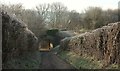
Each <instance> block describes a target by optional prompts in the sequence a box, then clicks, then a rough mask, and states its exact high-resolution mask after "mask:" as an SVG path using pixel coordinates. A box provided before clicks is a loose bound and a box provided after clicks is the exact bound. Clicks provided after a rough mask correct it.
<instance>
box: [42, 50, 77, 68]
mask: <svg viewBox="0 0 120 71" xmlns="http://www.w3.org/2000/svg"><path fill="white" fill-rule="evenodd" d="M41 61H42V62H41V65H40V69H75V68H74V67H73V66H71V65H70V64H68V63H66V62H65V61H63V60H62V59H60V58H59V57H58V56H57V55H56V54H54V53H53V52H41Z"/></svg>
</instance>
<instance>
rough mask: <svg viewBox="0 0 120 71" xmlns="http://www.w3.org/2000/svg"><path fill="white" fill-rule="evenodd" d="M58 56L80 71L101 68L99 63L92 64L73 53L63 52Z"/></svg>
mask: <svg viewBox="0 0 120 71" xmlns="http://www.w3.org/2000/svg"><path fill="white" fill-rule="evenodd" d="M59 56H60V57H61V58H62V59H64V60H66V61H67V62H69V63H70V64H72V65H73V66H74V67H75V68H77V69H80V68H84V69H99V68H101V64H100V63H99V62H97V61H96V62H92V61H91V60H90V59H88V58H84V57H80V56H79V55H77V54H75V53H74V52H69V51H63V52H61V53H60V54H59Z"/></svg>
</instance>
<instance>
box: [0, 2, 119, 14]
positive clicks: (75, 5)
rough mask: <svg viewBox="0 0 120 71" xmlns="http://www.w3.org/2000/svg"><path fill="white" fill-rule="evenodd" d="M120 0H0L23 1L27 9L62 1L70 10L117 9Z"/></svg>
mask: <svg viewBox="0 0 120 71" xmlns="http://www.w3.org/2000/svg"><path fill="white" fill-rule="evenodd" d="M119 1H120V0H0V2H2V3H3V4H17V3H22V4H23V6H24V7H25V8H27V9H32V8H35V6H36V5H39V4H43V3H50V4H51V3H53V2H61V3H63V4H64V5H65V6H67V8H68V10H76V11H78V12H82V11H83V10H84V9H86V8H88V7H89V6H97V7H101V8H102V9H104V10H105V9H108V8H110V9H117V8H118V2H119Z"/></svg>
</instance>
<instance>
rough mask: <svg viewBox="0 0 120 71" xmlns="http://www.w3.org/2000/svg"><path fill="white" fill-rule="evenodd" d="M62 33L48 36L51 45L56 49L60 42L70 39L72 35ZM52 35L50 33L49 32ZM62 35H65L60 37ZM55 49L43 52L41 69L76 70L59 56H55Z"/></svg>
mask: <svg viewBox="0 0 120 71" xmlns="http://www.w3.org/2000/svg"><path fill="white" fill-rule="evenodd" d="M61 32H62V31H58V32H56V33H54V34H52V35H49V34H47V35H46V38H47V39H49V40H50V42H49V43H52V44H53V47H56V46H57V45H59V44H60V41H61V40H62V39H63V38H65V37H70V36H71V35H70V34H67V33H63V32H62V33H61ZM49 33H50V31H49ZM60 34H64V35H62V36H59V35H60ZM55 53H56V52H54V49H51V50H50V51H41V64H40V68H41V69H75V68H74V67H73V66H72V65H71V64H69V63H67V62H66V61H64V60H62V59H61V58H60V57H59V56H58V55H57V54H55Z"/></svg>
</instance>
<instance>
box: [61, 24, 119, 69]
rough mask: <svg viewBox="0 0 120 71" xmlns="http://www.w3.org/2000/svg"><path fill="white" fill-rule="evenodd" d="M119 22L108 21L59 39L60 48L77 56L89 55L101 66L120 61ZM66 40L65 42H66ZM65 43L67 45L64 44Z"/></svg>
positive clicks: (104, 66)
mask: <svg viewBox="0 0 120 71" xmlns="http://www.w3.org/2000/svg"><path fill="white" fill-rule="evenodd" d="M119 24H120V23H119V22H116V23H110V24H109V25H107V26H103V27H102V28H98V29H96V30H93V31H91V32H86V33H84V34H80V35H78V36H74V37H72V38H70V39H69V41H68V39H64V40H63V41H61V49H62V50H65V49H66V50H70V51H72V52H75V53H76V54H77V55H79V56H83V57H84V56H88V57H89V56H90V57H93V58H94V60H97V61H100V62H101V63H102V64H103V68H106V67H107V66H109V65H111V64H119V63H120V61H119V60H120V57H119V56H120V53H119V47H120V25H119ZM66 41H67V43H66ZM66 45H67V46H66Z"/></svg>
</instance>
